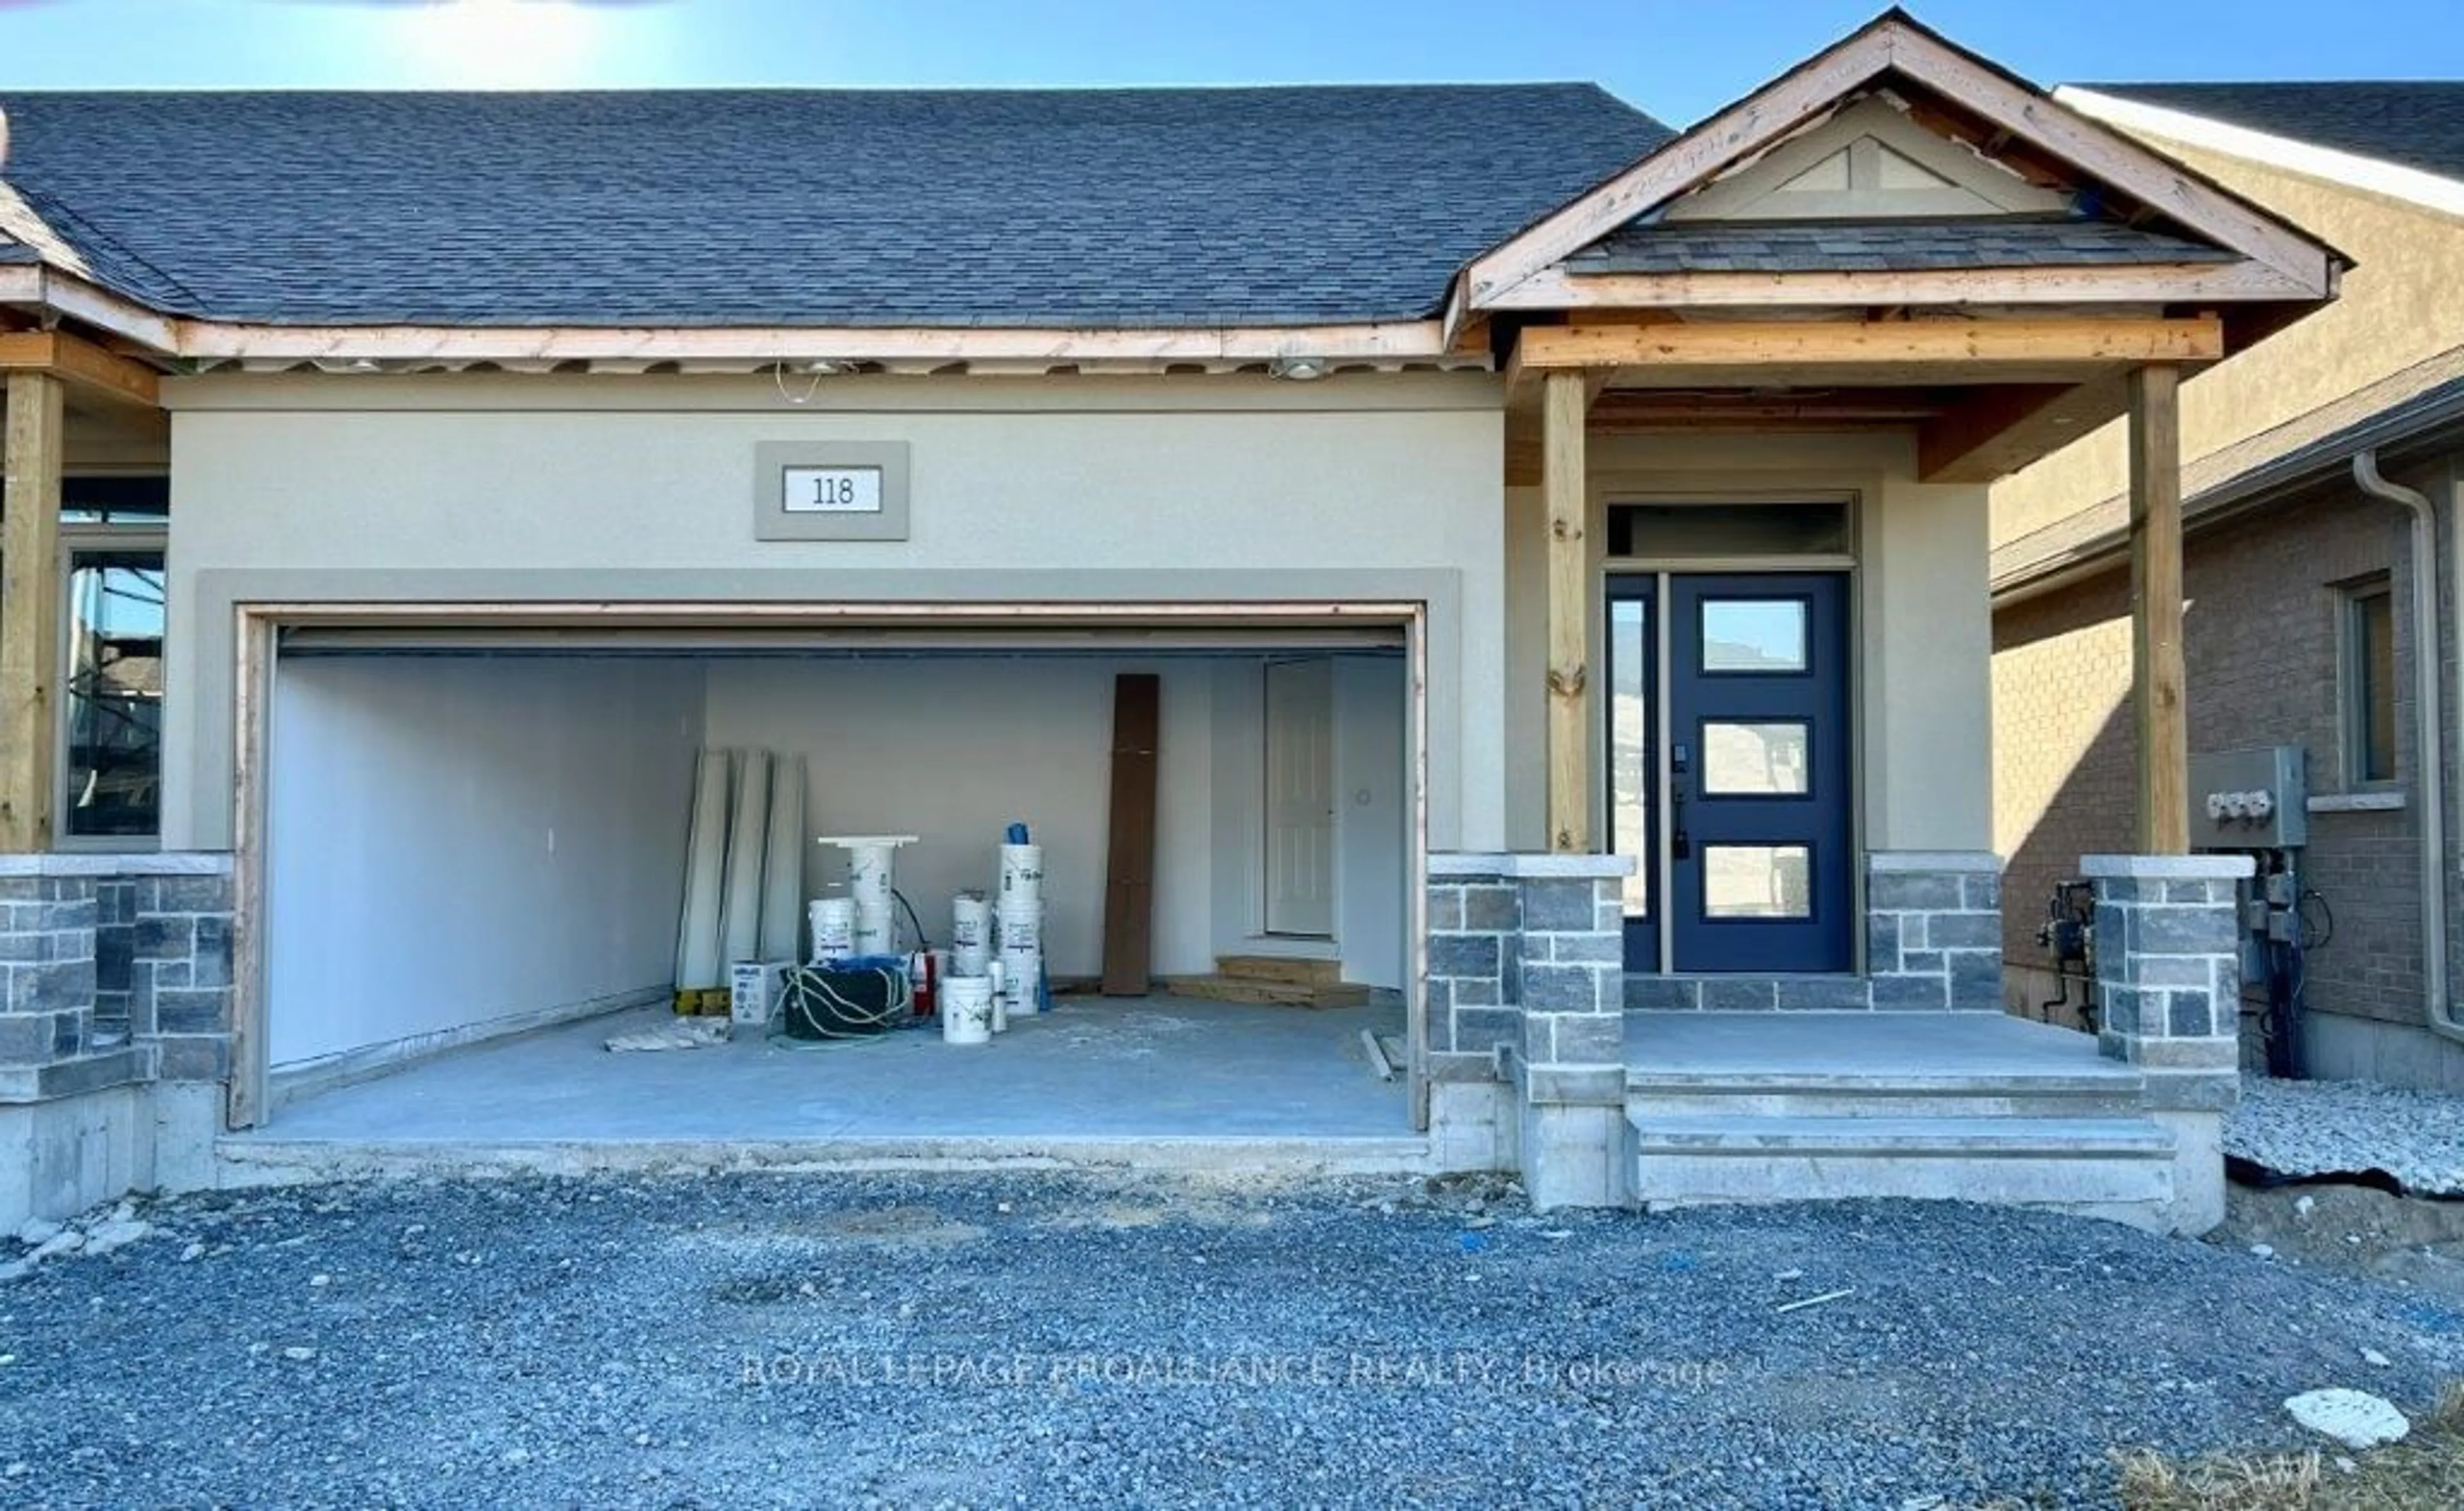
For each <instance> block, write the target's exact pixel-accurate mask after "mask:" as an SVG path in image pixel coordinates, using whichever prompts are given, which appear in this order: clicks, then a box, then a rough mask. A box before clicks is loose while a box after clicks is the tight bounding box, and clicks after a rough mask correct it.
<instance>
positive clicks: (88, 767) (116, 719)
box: [56, 477, 169, 845]
mask: <svg viewBox="0 0 2464 1511" xmlns="http://www.w3.org/2000/svg"><path fill="white" fill-rule="evenodd" d="M168 498H169V489H168V487H167V485H166V483H165V480H164V479H162V478H159V477H145V478H126V477H114V478H79V477H71V478H66V479H63V480H62V484H61V507H60V559H61V566H62V568H63V571H64V573H65V580H64V582H63V583H62V587H63V592H62V594H61V604H60V607H61V616H62V618H63V620H64V624H63V625H62V631H63V633H62V639H63V641H64V643H65V644H64V645H63V647H62V661H63V667H62V671H63V674H64V680H63V682H62V689H63V692H64V696H63V697H62V698H61V700H60V701H61V707H60V759H59V772H60V789H61V791H60V817H59V821H58V823H57V825H56V828H57V831H58V834H59V836H60V839H61V841H62V842H63V843H66V844H70V845H75V844H77V843H79V842H85V843H120V844H125V843H127V842H128V841H130V840H151V839H153V838H154V837H155V836H156V835H157V834H159V833H160V832H161V829H162V775H163V751H162V731H163V631H164V595H165V570H164V567H165V546H166V544H167V537H166V535H165V527H166V525H167V524H168V522H169V514H168V511H167V508H166V505H167V502H168Z"/></svg>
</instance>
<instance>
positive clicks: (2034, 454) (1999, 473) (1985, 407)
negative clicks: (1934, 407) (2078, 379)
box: [1917, 373, 2130, 483]
mask: <svg viewBox="0 0 2464 1511" xmlns="http://www.w3.org/2000/svg"><path fill="white" fill-rule="evenodd" d="M2128 386H2129V380H2128V377H2127V375H2126V374H2123V373H2110V374H2106V375H2104V376H2102V377H2099V378H2095V379H2091V380H2089V381H2088V382H2086V383H2008V384H2003V385H2001V386H1998V387H1991V388H1980V389H1977V390H1976V391H1975V393H1974V394H1973V395H1971V396H1970V397H1969V398H1968V399H1966V400H1964V401H1962V402H1961V403H1960V404H1959V405H1956V406H1955V407H1953V408H1951V409H1949V410H1947V411H1946V412H1945V413H1944V414H1943V415H1942V416H1941V418H1939V419H1936V420H1933V421H1930V422H1928V423H1927V424H1926V425H1925V427H1923V428H1922V429H1920V430H1919V431H1918V432H1917V478H1918V480H1919V481H1920V482H1926V483H1990V482H1992V481H1993V480H1994V479H1996V478H2000V477H2007V476H2009V475H2010V474H2011V473H2013V472H2015V471H2018V470H2019V469H2020V468H2023V467H2025V466H2027V465H2028V464H2029V463H2030V462H2033V461H2035V459H2036V458H2038V457H2040V456H2044V455H2046V454H2047V453H2049V452H2052V451H2056V450H2058V449H2061V448H2062V447H2064V446H2067V445H2069V444H2070V443H2071V442H2072V441H2075V440H2077V439H2079V437H2080V436H2082V435H2085V434H2087V433H2088V432H2089V431H2091V430H2094V429H2095V428H2096V427H2099V426H2101V425H2103V424H2104V423H2105V422H2106V421H2108V420H2112V419H2114V418H2116V417H2117V416H2119V415H2121V414H2122V413H2123V411H2124V410H2126V409H2127V408H2129V406H2130V396H2129V392H2128Z"/></svg>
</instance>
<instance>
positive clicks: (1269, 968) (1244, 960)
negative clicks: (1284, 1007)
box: [1215, 954, 1343, 986]
mask: <svg viewBox="0 0 2464 1511" xmlns="http://www.w3.org/2000/svg"><path fill="white" fill-rule="evenodd" d="M1215 974H1218V975H1221V976H1228V977H1231V978H1234V979H1236V980H1242V981H1280V982H1283V983H1285V984H1287V985H1290V986H1340V985H1342V984H1343V962H1342V961H1340V960H1308V959H1303V958H1301V957H1299V956H1297V955H1280V954H1219V955H1217V956H1216V957H1215Z"/></svg>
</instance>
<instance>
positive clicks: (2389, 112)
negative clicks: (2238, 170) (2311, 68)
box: [2076, 80, 2464, 180]
mask: <svg viewBox="0 0 2464 1511" xmlns="http://www.w3.org/2000/svg"><path fill="white" fill-rule="evenodd" d="M2076 87H2077V88H2079V89H2083V90H2086V91H2088V92H2090V93H2092V94H2098V95H2102V96H2105V97H2107V98H2108V99H2127V100H2133V101H2136V102H2137V103H2140V104H2143V105H2154V106H2156V107H2158V108H2160V109H2165V110H2176V111H2180V112H2182V113H2183V114H2185V115H2192V116H2200V117H2204V118H2206V119H2207V120H2216V121H2221V122H2223V123H2225V124H2226V125H2232V126H2239V127H2241V128H2242V129H2244V130H2246V131H2259V132H2264V133H2266V134H2267V135H2269V136H2275V137H2284V138H2288V139H2290V140H2292V141H2296V142H2310V143H2312V144H2313V145H2316V146H2322V147H2330V148H2333V149H2334V150H2336V151H2339V152H2349V153H2352V154H2354V155H2355V156H2357V157H2365V158H2375V159H2377V160H2378V161H2380V162H2382V163H2392V164H2397V165H2399V166H2402V167H2409V168H2415V169H2418V170H2419V171H2421V172H2424V173H2435V174H2437V175H2439V176H2440V177H2442V178H2452V179H2458V180H2464V82H2455V81H2447V80H2418V81H2399V82H2349V83H2338V82H2325V81H2321V82H2305V83H2261V84H2230V83H2213V84H2081V85H2078V86H2076Z"/></svg>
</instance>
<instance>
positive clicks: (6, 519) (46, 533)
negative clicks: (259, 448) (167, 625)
mask: <svg viewBox="0 0 2464 1511" xmlns="http://www.w3.org/2000/svg"><path fill="white" fill-rule="evenodd" d="M7 382H8V401H9V410H8V416H7V420H6V427H7V428H6V435H5V440H0V451H4V452H5V461H6V481H5V483H4V484H0V851H6V852H10V853H32V852H36V851H42V850H48V849H50V848H51V847H52V810H53V804H54V786H55V781H54V777H55V766H54V761H53V749H54V736H55V733H56V723H57V718H58V709H59V705H58V702H57V694H58V687H57V684H58V680H59V668H60V460H61V439H62V435H63V432H64V430H65V428H66V425H65V417H66V412H67V406H66V399H65V389H64V385H63V384H62V383H61V382H60V380H59V379H57V378H55V377H53V376H52V375H51V374H49V373H41V372H26V371H19V372H11V373H10V374H9V375H8V379H7Z"/></svg>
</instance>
